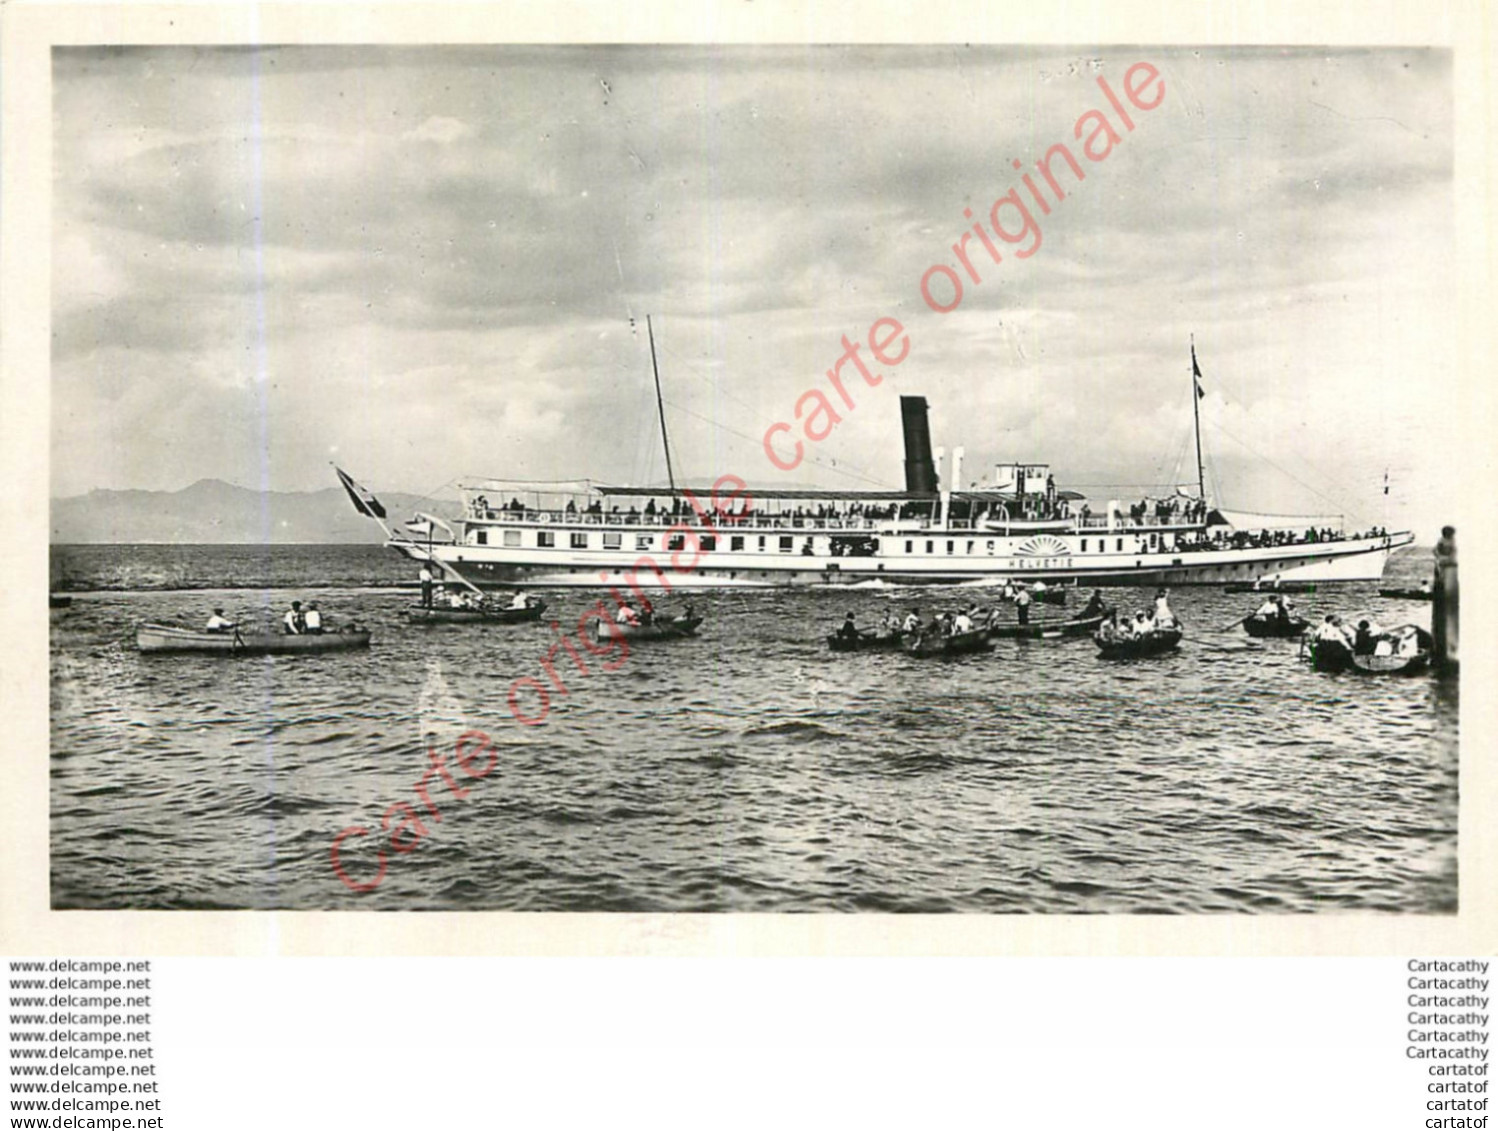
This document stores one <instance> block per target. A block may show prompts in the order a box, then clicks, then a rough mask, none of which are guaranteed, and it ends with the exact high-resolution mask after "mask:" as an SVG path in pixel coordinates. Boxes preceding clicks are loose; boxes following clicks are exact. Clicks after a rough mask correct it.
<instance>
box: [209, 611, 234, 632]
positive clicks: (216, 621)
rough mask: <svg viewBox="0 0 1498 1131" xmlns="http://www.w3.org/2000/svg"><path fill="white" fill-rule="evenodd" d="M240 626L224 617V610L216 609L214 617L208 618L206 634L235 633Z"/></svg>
mask: <svg viewBox="0 0 1498 1131" xmlns="http://www.w3.org/2000/svg"><path fill="white" fill-rule="evenodd" d="M238 627H239V626H238V625H237V624H235V623H234V622H233V621H232V620H229V619H228V618H227V617H225V616H224V610H223V609H214V610H213V615H212V616H211V617H209V618H208V624H207V626H206V627H205V628H204V629H203V631H204V632H233V631H234V630H235V629H236V628H238Z"/></svg>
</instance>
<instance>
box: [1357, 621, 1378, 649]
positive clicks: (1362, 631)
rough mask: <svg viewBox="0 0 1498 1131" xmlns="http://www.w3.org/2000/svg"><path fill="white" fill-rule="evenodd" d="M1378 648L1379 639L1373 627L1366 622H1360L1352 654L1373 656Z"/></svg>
mask: <svg viewBox="0 0 1498 1131" xmlns="http://www.w3.org/2000/svg"><path fill="white" fill-rule="evenodd" d="M1377 648H1378V637H1377V636H1376V635H1374V632H1373V626H1372V625H1370V624H1369V623H1368V622H1367V621H1365V620H1360V621H1358V631H1357V634H1356V635H1355V636H1354V637H1353V638H1352V654H1353V655H1354V656H1371V655H1373V653H1374V651H1375V650H1377Z"/></svg>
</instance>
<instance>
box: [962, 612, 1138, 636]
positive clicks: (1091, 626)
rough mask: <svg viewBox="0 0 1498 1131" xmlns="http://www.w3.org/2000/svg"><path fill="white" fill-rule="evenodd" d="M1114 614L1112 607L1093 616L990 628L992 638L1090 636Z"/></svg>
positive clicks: (1000, 625) (989, 633)
mask: <svg viewBox="0 0 1498 1131" xmlns="http://www.w3.org/2000/svg"><path fill="white" fill-rule="evenodd" d="M1112 614H1113V610H1112V609H1105V610H1104V611H1103V612H1101V613H1099V614H1097V616H1092V617H1080V618H1078V619H1077V620H1063V621H1051V622H1050V623H1046V622H1044V621H1041V622H1038V623H1036V624H999V625H994V626H993V627H991V628H990V629H989V630H988V638H989V639H990V640H1054V639H1056V638H1057V637H1063V636H1090V635H1091V634H1092V633H1093V632H1095V631H1097V629H1098V626H1099V625H1101V624H1102V623H1103V622H1104V621H1105V620H1107V619H1108V617H1109V616H1111V615H1112Z"/></svg>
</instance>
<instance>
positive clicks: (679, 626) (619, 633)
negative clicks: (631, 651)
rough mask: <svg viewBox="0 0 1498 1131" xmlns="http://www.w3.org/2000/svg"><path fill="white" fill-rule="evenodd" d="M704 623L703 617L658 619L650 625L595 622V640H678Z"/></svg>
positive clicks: (606, 621)
mask: <svg viewBox="0 0 1498 1131" xmlns="http://www.w3.org/2000/svg"><path fill="white" fill-rule="evenodd" d="M701 623H702V618H701V617H668V618H661V617H657V618H656V619H655V620H653V621H651V622H650V623H649V624H619V623H617V622H616V621H611V620H595V621H594V622H593V638H594V639H595V640H598V641H600V642H602V641H604V640H676V639H678V638H680V637H683V636H691V635H693V634H694V633H695V632H696V631H697V626H698V625H699V624H701Z"/></svg>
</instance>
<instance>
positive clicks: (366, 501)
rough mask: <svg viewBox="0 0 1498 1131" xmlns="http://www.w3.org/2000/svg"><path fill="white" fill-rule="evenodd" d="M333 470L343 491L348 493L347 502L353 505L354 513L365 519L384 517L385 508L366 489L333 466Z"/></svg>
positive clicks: (340, 469)
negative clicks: (356, 512) (336, 473)
mask: <svg viewBox="0 0 1498 1131" xmlns="http://www.w3.org/2000/svg"><path fill="white" fill-rule="evenodd" d="M333 470H334V471H336V472H338V480H339V482H341V483H342V484H343V489H344V490H345V491H347V492H348V497H349V500H350V501H351V502H352V503H353V504H354V509H355V510H356V511H358V512H359V513H360V514H362V515H363V516H364V517H365V518H384V517H385V508H384V507H383V506H382V505H381V504H380V500H379V499H377V498H375V497H374V495H373V494H371V493H370V491H369V490H368V489H367V488H364V487H361V486H359V484H357V483H355V482H354V481H353V480H352V479H350V478H349V477H348V475H347V474H345V472H344V470H343V469H342V468H341V467H337V466H335V467H334V468H333Z"/></svg>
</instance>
